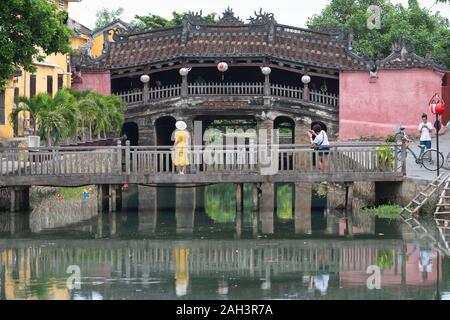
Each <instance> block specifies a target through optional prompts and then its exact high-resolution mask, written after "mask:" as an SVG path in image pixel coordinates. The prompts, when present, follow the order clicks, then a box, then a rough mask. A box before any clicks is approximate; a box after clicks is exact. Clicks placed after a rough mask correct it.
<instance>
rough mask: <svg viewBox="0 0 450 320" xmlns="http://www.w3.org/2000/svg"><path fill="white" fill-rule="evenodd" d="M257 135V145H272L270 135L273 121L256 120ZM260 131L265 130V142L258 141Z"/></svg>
mask: <svg viewBox="0 0 450 320" xmlns="http://www.w3.org/2000/svg"><path fill="white" fill-rule="evenodd" d="M256 125H257V134H258V144H270V143H272V133H273V120H271V119H268V118H267V119H258V121H257V124H256ZM260 130H266V132H267V141H260V138H261V136H260Z"/></svg>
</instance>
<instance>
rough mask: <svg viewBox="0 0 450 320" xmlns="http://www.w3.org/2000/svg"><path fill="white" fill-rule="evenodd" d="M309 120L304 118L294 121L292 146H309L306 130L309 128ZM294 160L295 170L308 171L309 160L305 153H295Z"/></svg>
mask: <svg viewBox="0 0 450 320" xmlns="http://www.w3.org/2000/svg"><path fill="white" fill-rule="evenodd" d="M310 127H311V118H308V117H304V118H302V119H299V120H297V121H295V129H294V144H310V143H311V141H310V139H309V136H308V130H310V129H311V128H310ZM294 158H295V164H294V165H295V168H296V170H302V171H305V170H310V167H311V159H310V155H309V154H307V153H297V154H296V156H295V157H294Z"/></svg>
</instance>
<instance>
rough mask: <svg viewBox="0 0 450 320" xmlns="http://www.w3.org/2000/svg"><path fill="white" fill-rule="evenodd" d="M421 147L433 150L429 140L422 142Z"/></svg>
mask: <svg viewBox="0 0 450 320" xmlns="http://www.w3.org/2000/svg"><path fill="white" fill-rule="evenodd" d="M420 145H421V146H425V147H426V148H427V149H431V141H430V140H427V141H422V140H421V141H420Z"/></svg>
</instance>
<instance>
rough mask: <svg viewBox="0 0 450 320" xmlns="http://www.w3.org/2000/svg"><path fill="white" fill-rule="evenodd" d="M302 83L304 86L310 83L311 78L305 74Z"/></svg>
mask: <svg viewBox="0 0 450 320" xmlns="http://www.w3.org/2000/svg"><path fill="white" fill-rule="evenodd" d="M302 82H303V83H304V84H308V83H310V82H311V77H310V76H308V75H307V74H305V75H304V76H303V77H302Z"/></svg>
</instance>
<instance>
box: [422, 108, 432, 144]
mask: <svg viewBox="0 0 450 320" xmlns="http://www.w3.org/2000/svg"><path fill="white" fill-rule="evenodd" d="M432 131H433V125H432V124H431V122H430V121H428V116H427V115H426V113H424V114H422V122H421V123H419V132H420V145H422V146H425V148H426V150H428V149H431V132H432Z"/></svg>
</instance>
